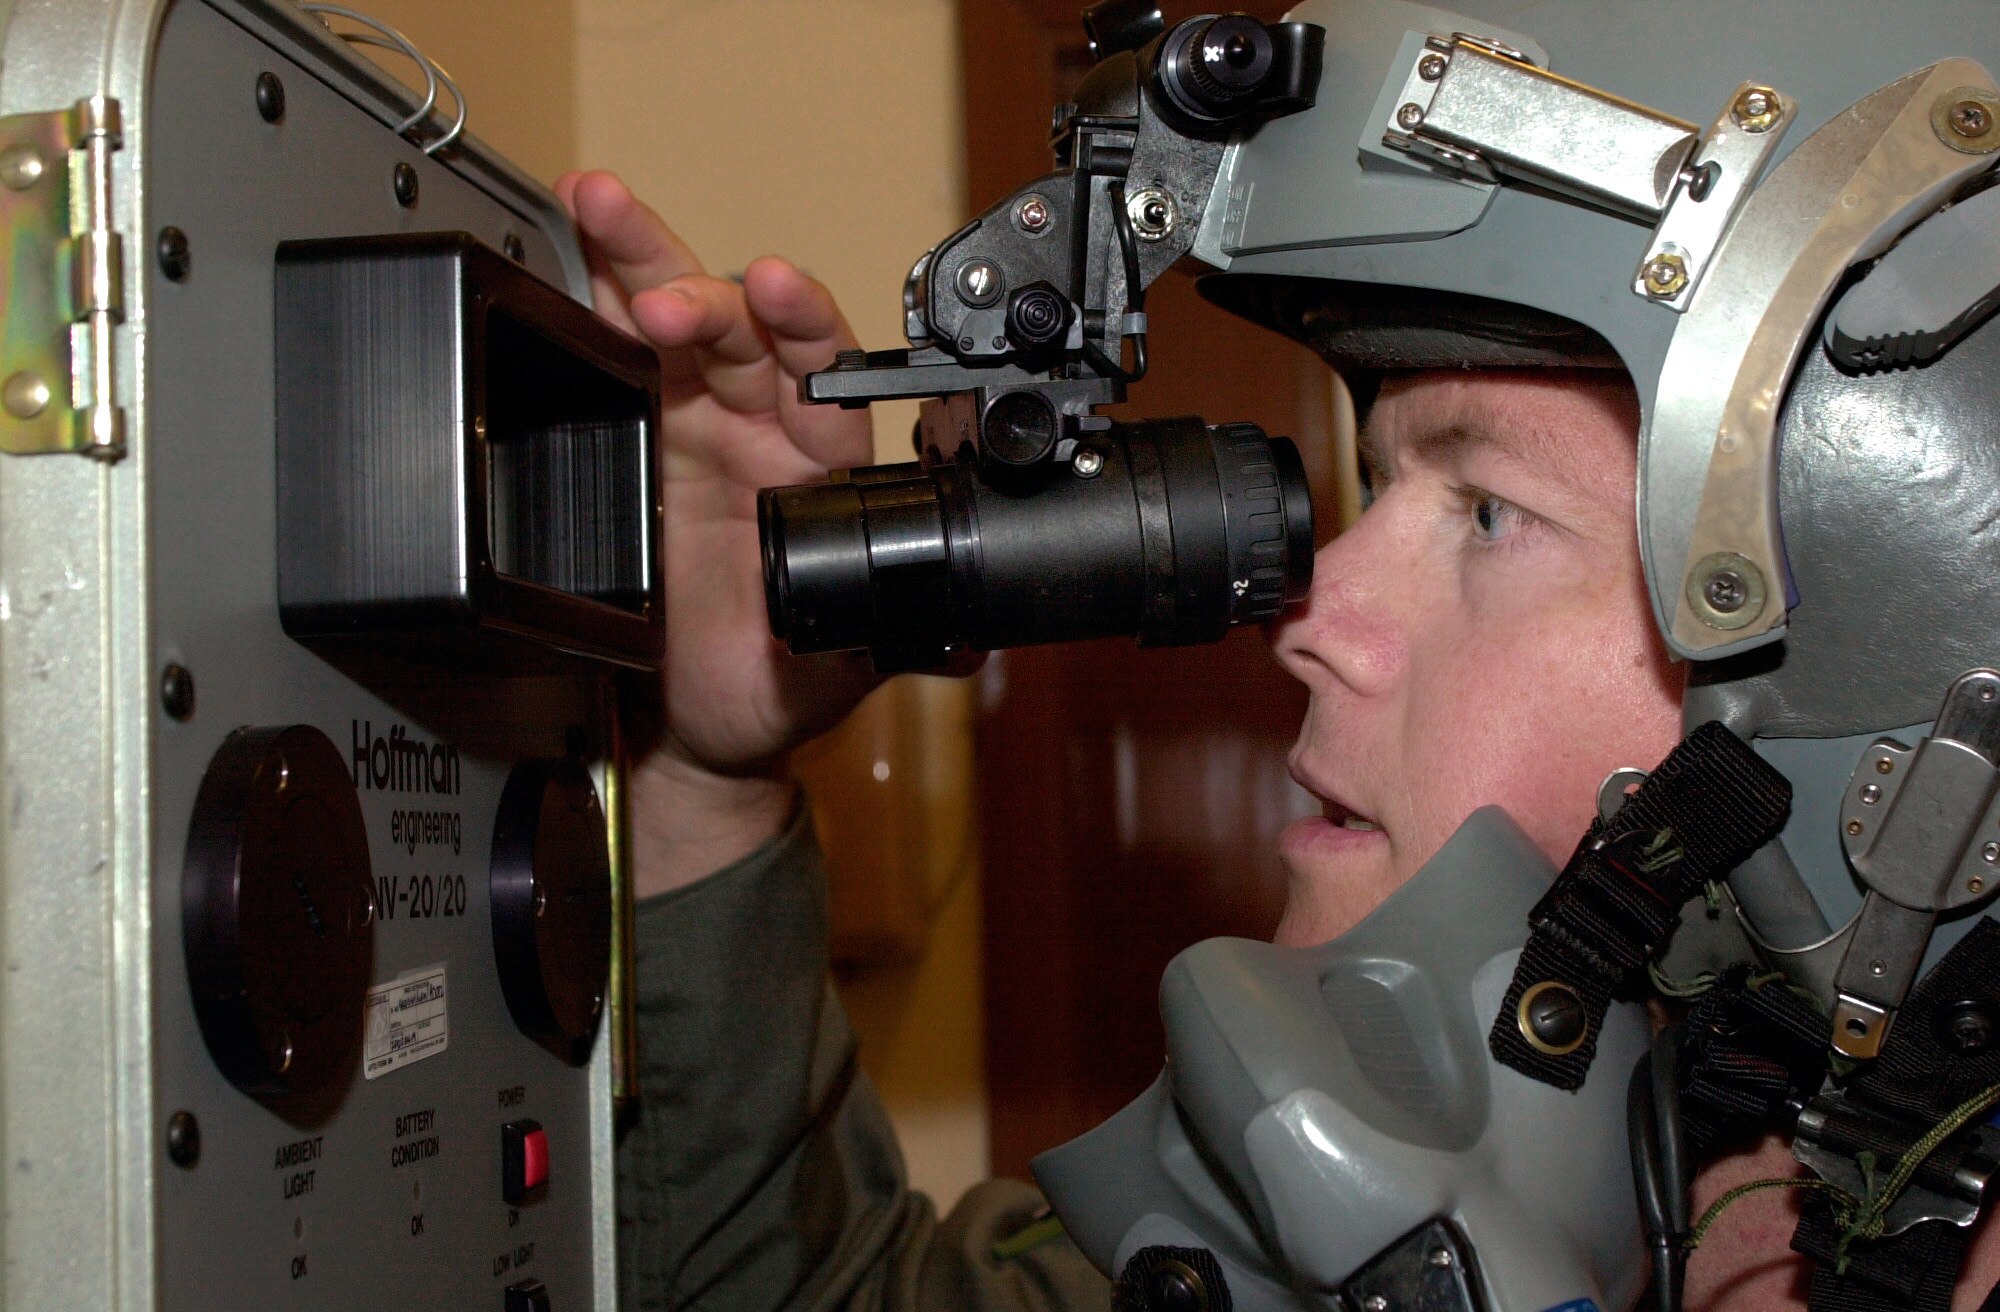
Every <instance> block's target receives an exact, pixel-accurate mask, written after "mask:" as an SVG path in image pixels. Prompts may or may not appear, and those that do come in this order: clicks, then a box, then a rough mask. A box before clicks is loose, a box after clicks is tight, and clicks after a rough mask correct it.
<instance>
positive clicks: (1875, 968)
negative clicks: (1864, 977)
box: [1868, 960, 1889, 975]
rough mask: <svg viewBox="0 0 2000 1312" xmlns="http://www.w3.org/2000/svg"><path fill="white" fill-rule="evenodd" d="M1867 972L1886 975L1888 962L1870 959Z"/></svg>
mask: <svg viewBox="0 0 2000 1312" xmlns="http://www.w3.org/2000/svg"><path fill="white" fill-rule="evenodd" d="M1868 973H1869V974H1871V975H1886V974H1888V973H1889V963H1888V962H1886V961H1880V960H1876V961H1871V962H1869V963H1868Z"/></svg>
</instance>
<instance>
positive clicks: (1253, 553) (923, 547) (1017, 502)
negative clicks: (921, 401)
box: [758, 394, 1313, 671]
mask: <svg viewBox="0 0 2000 1312" xmlns="http://www.w3.org/2000/svg"><path fill="white" fill-rule="evenodd" d="M1023 395H1026V394H1023ZM995 408H997V407H995ZM988 419H989V424H990V422H991V409H989V414H988ZM1088 450H1089V453H1090V455H1091V458H1090V459H1088V460H1080V461H1072V462H1071V463H1070V464H1067V465H1047V464H1045V465H1043V466H1042V467H1040V468H1038V469H1036V470H1033V471H1030V473H1031V476H1032V478H1033V480H1034V481H1033V482H1032V483H1031V485H1029V486H1026V487H1024V486H1022V485H1021V483H1020V476H1019V471H1007V472H1008V473H1009V477H1008V478H1007V479H1006V480H1004V486H996V485H995V484H994V483H992V482H990V481H989V480H988V478H987V477H986V475H985V474H984V473H983V472H982V471H981V470H980V469H979V467H978V465H977V464H976V463H975V461H974V460H973V458H972V456H971V453H970V451H969V449H968V450H967V451H966V452H965V454H964V455H963V457H961V458H938V457H935V456H934V458H933V459H932V460H931V461H929V462H927V463H923V464H904V465H889V466H875V467H870V468H865V469H855V470H848V471H843V472H842V473H839V474H836V475H835V476H834V481H832V482H828V483H811V484H802V485H799V486H794V487H782V488H766V489H764V490H763V491H762V492H760V493H759V494H758V524H759V529H760V531H761V533H762V536H763V553H764V586H765V601H766V604H767V607H768V609H769V613H770V620H771V631H772V633H774V634H775V635H776V636H777V637H778V638H779V639H781V640H782V641H784V642H785V643H786V644H787V645H788V646H789V647H790V648H791V650H792V651H793V652H794V653H797V654H799V655H805V654H807V653H810V652H821V651H839V650H849V649H855V648H864V647H865V648H867V649H868V650H869V651H870V652H871V653H872V654H873V656H874V658H875V663H876V666H877V668H878V669H882V670H884V671H888V670H899V669H924V668H935V667H938V666H941V665H943V664H945V663H946V661H947V660H948V658H949V656H950V654H951V652H952V651H954V650H959V649H969V650H974V651H991V650H995V649H998V648H1003V647H1021V646H1030V645H1034V644H1038V643H1048V642H1069V641H1076V640H1079V639H1086V638H1100V637H1107V636H1111V635H1113V634H1130V635H1132V636H1133V637H1135V638H1137V639H1138V641H1139V642H1140V644H1141V645H1144V646H1178V645H1182V644H1186V643H1197V642H1213V641H1215V640H1216V639H1219V638H1221V637H1222V636H1223V634H1225V633H1226V632H1228V630H1229V628H1230V626H1232V625H1235V624H1249V623H1256V622H1258V621H1261V620H1265V619H1269V618H1271V617H1272V616H1273V615H1276V614H1277V613H1278V612H1279V611H1280V610H1281V609H1283V607H1284V606H1285V605H1287V604H1288V603H1291V602H1295V601H1298V600H1301V599H1302V598H1303V597H1304V596H1305V594H1306V591H1307V589H1308V588H1309V586H1310V585H1311V581H1312V556H1313V528H1312V504H1311V499H1310V496H1309V494H1308V491H1307V484H1306V477H1305V469H1304V465H1303V463H1302V462H1301V461H1300V459H1299V454H1298V450H1297V448H1296V447H1294V446H1293V445H1292V443H1291V442H1290V441H1289V440H1288V439H1286V438H1282V437H1280V438H1272V437H1267V436H1266V435H1265V434H1264V432H1263V430H1262V429H1260V428H1258V427H1257V426H1256V425H1254V424H1225V425H1219V426H1217V427H1214V428H1210V427H1207V426H1205V425H1204V424H1203V423H1202V422H1201V421H1200V420H1199V419H1193V418H1186V419H1165V420H1152V421H1148V422H1146V423H1140V424H1132V425H1123V426H1117V427H1114V428H1112V429H1111V430H1109V431H1108V432H1106V433H1104V434H1101V435H1095V436H1093V437H1092V438H1091V439H1090V444H1089V448H1088Z"/></svg>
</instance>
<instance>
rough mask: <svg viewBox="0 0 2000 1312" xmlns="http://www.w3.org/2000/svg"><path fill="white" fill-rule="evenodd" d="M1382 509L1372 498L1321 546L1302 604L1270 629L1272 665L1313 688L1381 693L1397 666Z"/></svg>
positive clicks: (1389, 539) (1391, 562) (1392, 583)
mask: <svg viewBox="0 0 2000 1312" xmlns="http://www.w3.org/2000/svg"><path fill="white" fill-rule="evenodd" d="M1387 509H1388V507H1387V506H1386V505H1385V504H1384V503H1383V502H1380V501H1378V502H1377V503H1376V504H1375V505H1373V506H1371V507H1369V509H1368V510H1367V511H1366V512H1365V513H1364V514H1363V515H1362V516H1361V518H1359V519H1358V520H1356V521H1355V522H1354V523H1353V524H1352V525H1351V526H1349V528H1348V529H1347V530H1346V531H1345V532H1343V533H1342V534H1341V535H1340V536H1339V537H1336V538H1335V539H1334V540H1333V541H1331V542H1329V543H1327V544H1326V545H1325V546H1324V547H1321V548H1320V549H1319V551H1318V552H1317V553H1316V554H1315V555H1314V556H1313V582H1312V591H1311V592H1310V593H1308V594H1307V596H1306V601H1305V604H1304V605H1303V606H1300V607H1297V608H1295V609H1293V610H1291V611H1289V612H1287V613H1286V615H1285V616H1284V618H1283V619H1281V620H1280V621H1279V623H1278V625H1277V627H1276V629H1275V630H1274V632H1273V635H1272V645H1273V646H1274V647H1275V648H1276V649H1277V657H1278V663H1279V664H1280V665H1282V666H1284V667H1285V669H1286V670H1287V671H1289V672H1290V673H1291V674H1292V675H1293V677H1295V678H1297V679H1299V680H1300V681H1301V682H1303V683H1305V684H1306V685H1307V686H1308V687H1310V688H1313V689H1314V690H1315V691H1317V690H1318V689H1319V688H1320V687H1321V686H1322V685H1324V684H1327V683H1329V682H1336V683H1340V684H1343V685H1345V686H1346V687H1347V688H1348V689H1349V690H1350V691H1352V692H1354V693H1356V694H1359V695H1361V696H1369V695H1372V694H1375V693H1379V692H1382V691H1385V690H1386V689H1387V688H1388V687H1389V686H1390V685H1392V684H1393V683H1394V682H1395V679H1396V675H1397V672H1398V671H1399V670H1400V669H1401V668H1402V665H1403V656H1404V650H1405V643H1404V635H1403V632H1402V626H1401V625H1400V624H1399V623H1398V622H1397V619H1396V615H1397V613H1398V611H1399V610H1400V609H1401V608H1400V607H1399V606H1397V605H1396V604H1395V603H1396V601H1397V599H1398V594H1397V592H1396V591H1395V589H1397V587H1398V584H1397V582H1396V580H1397V577H1398V569H1397V565H1396V556H1397V552H1396V551H1395V542H1394V532H1393V526H1392V524H1391V522H1390V516H1389V515H1388V514H1385V513H1384V511H1385V510H1387ZM1409 582H1410V580H1408V579H1405V580H1404V584H1403V586H1404V587H1407V585H1408V583H1409Z"/></svg>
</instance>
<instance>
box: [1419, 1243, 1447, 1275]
mask: <svg viewBox="0 0 2000 1312" xmlns="http://www.w3.org/2000/svg"><path fill="white" fill-rule="evenodd" d="M1451 1260H1452V1259H1451V1250H1450V1249H1449V1248H1433V1249H1432V1250H1431V1251H1430V1256H1428V1257H1426V1258H1425V1259H1424V1262H1425V1263H1426V1264H1427V1265H1429V1266H1433V1267H1435V1268H1437V1269H1438V1270H1440V1271H1448V1270H1450V1269H1451Z"/></svg>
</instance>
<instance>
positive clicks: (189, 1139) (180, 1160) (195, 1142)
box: [167, 1111, 201, 1170]
mask: <svg viewBox="0 0 2000 1312" xmlns="http://www.w3.org/2000/svg"><path fill="white" fill-rule="evenodd" d="M167 1160H168V1161H170V1162H172V1163H173V1164H174V1165H175V1166H178V1167H180V1168H181V1169H183V1170H186V1169H187V1168H189V1167H191V1166H193V1165H194V1164H195V1163H196V1162H198V1161H200V1160H201V1122H200V1121H197V1120H196V1119H195V1118H194V1113H193V1112H188V1111H180V1112H175V1113H174V1114H173V1115H172V1116H170V1117H168V1118H167Z"/></svg>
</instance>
